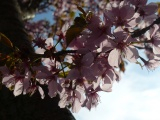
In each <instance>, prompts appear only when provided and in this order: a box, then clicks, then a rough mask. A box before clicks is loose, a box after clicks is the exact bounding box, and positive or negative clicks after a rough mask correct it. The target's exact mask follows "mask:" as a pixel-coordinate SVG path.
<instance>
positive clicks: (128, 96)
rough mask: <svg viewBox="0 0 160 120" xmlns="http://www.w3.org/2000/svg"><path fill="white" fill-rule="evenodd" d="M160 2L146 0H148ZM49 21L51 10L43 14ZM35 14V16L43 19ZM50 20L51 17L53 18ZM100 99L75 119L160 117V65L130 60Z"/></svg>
mask: <svg viewBox="0 0 160 120" xmlns="http://www.w3.org/2000/svg"><path fill="white" fill-rule="evenodd" d="M158 1H159V2H160V0H149V1H148V2H158ZM46 17H47V18H48V19H50V20H51V21H52V13H51V12H50V13H48V15H47V16H46ZM43 18H44V16H43V15H37V16H36V18H35V20H37V19H43ZM52 22H53V21H52ZM100 99H101V102H100V103H99V105H98V106H97V108H93V109H92V110H91V111H89V110H87V109H86V108H82V109H81V110H80V112H79V113H75V114H74V116H75V118H76V119H77V120H160V113H159V112H160V68H158V69H156V70H154V71H148V70H147V69H143V70H142V69H141V67H140V66H138V65H136V64H129V65H128V66H127V70H126V72H125V73H124V74H123V75H122V79H121V81H120V82H119V83H116V82H115V83H114V85H113V89H112V92H110V93H104V92H103V93H100Z"/></svg>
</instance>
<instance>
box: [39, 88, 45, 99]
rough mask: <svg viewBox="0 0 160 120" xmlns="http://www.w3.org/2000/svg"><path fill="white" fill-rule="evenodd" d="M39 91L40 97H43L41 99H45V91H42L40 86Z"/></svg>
mask: <svg viewBox="0 0 160 120" xmlns="http://www.w3.org/2000/svg"><path fill="white" fill-rule="evenodd" d="M38 91H39V93H40V95H41V98H42V99H44V97H45V94H44V91H43V89H42V88H41V87H40V86H38Z"/></svg>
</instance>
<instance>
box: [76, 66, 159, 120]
mask: <svg viewBox="0 0 160 120" xmlns="http://www.w3.org/2000/svg"><path fill="white" fill-rule="evenodd" d="M127 68H128V69H127V71H126V73H125V75H123V76H122V80H121V81H120V82H119V83H114V86H113V91H112V92H111V93H104V92H103V93H100V96H101V103H100V104H99V105H98V107H97V108H95V109H92V110H91V111H88V110H87V109H85V108H82V109H81V110H80V112H79V113H78V114H74V115H75V117H76V119H77V120H160V115H159V111H160V73H159V70H160V69H157V70H155V71H154V72H148V71H147V70H141V68H140V67H135V65H129V66H128V67H127Z"/></svg>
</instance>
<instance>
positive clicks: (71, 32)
mask: <svg viewBox="0 0 160 120" xmlns="http://www.w3.org/2000/svg"><path fill="white" fill-rule="evenodd" d="M86 25H87V23H86V21H85V19H84V18H82V17H76V18H75V20H74V25H71V27H70V28H69V29H68V30H67V32H66V44H67V46H68V45H69V44H70V43H71V42H72V40H74V39H75V38H76V37H78V36H79V35H80V33H81V32H82V31H83V30H84V28H85V27H86Z"/></svg>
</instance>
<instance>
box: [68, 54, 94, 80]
mask: <svg viewBox="0 0 160 120" xmlns="http://www.w3.org/2000/svg"><path fill="white" fill-rule="evenodd" d="M93 61H94V56H93V54H92V53H91V52H89V53H87V54H85V55H84V56H83V57H82V58H75V60H74V63H75V68H73V69H71V71H70V72H69V74H68V76H67V79H71V80H73V79H78V78H82V77H85V78H86V79H87V80H91V81H93V80H95V79H96V78H95V76H94V75H93V73H92V71H93V70H92V69H91V67H90V66H91V64H92V63H93Z"/></svg>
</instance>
